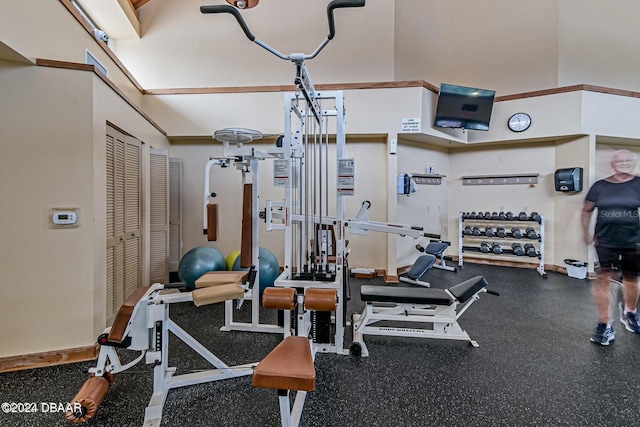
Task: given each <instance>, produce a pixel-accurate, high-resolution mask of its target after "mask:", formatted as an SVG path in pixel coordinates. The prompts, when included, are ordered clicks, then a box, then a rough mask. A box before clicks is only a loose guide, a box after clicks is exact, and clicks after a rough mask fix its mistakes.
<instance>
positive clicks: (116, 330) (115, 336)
mask: <svg viewBox="0 0 640 427" xmlns="http://www.w3.org/2000/svg"><path fill="white" fill-rule="evenodd" d="M148 290H149V287H148V286H140V287H139V288H138V289H136V291H135V292H134V293H133V294H131V296H130V297H129V298H127V300H126V301H125V302H124V304H122V306H121V307H120V309H119V310H118V314H116V319H115V320H114V321H113V326H112V327H111V331H109V341H111V342H117V343H121V342H122V340H124V338H125V336H124V333H125V331H126V330H127V325H128V324H129V320H130V319H131V315H132V314H133V309H134V308H135V306H136V304H138V301H140V300H141V299H142V297H143V296H144V294H146V293H147V291H148Z"/></svg>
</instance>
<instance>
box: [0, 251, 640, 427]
mask: <svg viewBox="0 0 640 427" xmlns="http://www.w3.org/2000/svg"><path fill="white" fill-rule="evenodd" d="M476 275H482V276H484V277H485V278H486V279H487V280H488V282H489V288H490V289H492V290H495V291H497V292H499V293H500V296H499V297H496V296H493V295H489V294H485V293H482V294H480V299H479V300H478V301H476V302H475V303H474V304H473V305H472V306H471V307H470V308H469V310H467V312H465V313H464V314H463V315H462V317H461V318H460V319H459V323H460V324H461V326H462V327H463V328H464V329H465V330H466V331H467V332H468V333H469V335H470V336H471V338H473V339H475V340H476V341H477V342H478V343H479V344H480V347H479V348H473V347H472V346H470V345H469V344H468V343H465V342H457V341H444V340H427V339H410V338H395V337H394V338H391V337H373V336H371V337H365V342H366V343H367V346H368V348H369V351H370V357H368V358H361V359H355V358H352V357H351V356H343V355H336V354H318V355H317V359H316V373H317V387H316V391H314V392H311V393H309V394H308V395H307V400H306V404H305V406H304V410H303V414H302V420H301V425H304V426H385V427H387V426H403V427H405V426H429V425H434V426H557V425H561V426H606V425H611V426H613V425H615V426H619V425H636V424H637V423H638V417H639V415H638V414H640V399H639V398H638V397H639V396H640V382H639V381H638V380H637V378H638V374H637V373H638V371H639V370H640V361H639V359H638V354H640V336H636V335H633V334H632V333H630V332H627V331H626V330H625V329H624V327H623V326H622V324H621V323H620V322H619V321H618V320H616V323H615V325H614V326H615V329H616V342H615V343H614V344H612V345H611V346H609V347H601V346H598V345H595V344H593V343H591V342H590V341H589V339H590V337H591V334H592V330H593V327H594V326H595V308H594V305H593V303H592V300H591V294H590V288H589V282H588V281H587V280H578V279H573V278H570V277H568V276H565V275H562V274H558V273H553V272H549V273H548V278H547V279H544V278H542V277H540V276H539V275H538V273H537V272H536V271H535V270H528V269H519V268H508V267H494V266H487V265H478V264H468V263H467V264H465V265H464V268H463V269H461V270H459V271H458V272H457V273H453V272H448V271H442V270H435V269H432V270H431V271H430V272H428V273H427V275H426V277H425V278H427V279H428V280H429V281H430V282H431V283H432V286H433V287H448V286H451V285H453V284H455V283H458V282H461V281H463V280H465V279H467V278H470V277H473V276H476ZM362 284H383V281H382V280H380V279H373V280H355V279H351V288H352V298H351V300H350V301H349V303H348V315H349V317H350V315H351V313H353V312H354V311H360V310H361V308H362V306H363V303H362V302H361V301H360V299H359V287H360V285H362ZM403 286H404V284H403ZM223 312H224V309H223V305H222V304H216V305H211V306H205V307H201V308H196V307H195V306H193V305H191V304H176V306H175V307H172V316H171V317H172V319H173V320H174V321H176V323H178V324H179V325H181V326H182V327H183V328H184V329H186V330H187V331H188V332H189V333H191V334H192V335H193V336H194V337H196V338H197V339H198V340H200V342H202V343H203V344H205V345H206V346H207V347H208V348H209V349H210V350H211V351H212V352H213V353H215V354H216V355H217V356H218V357H220V358H221V359H222V360H223V361H224V362H226V363H227V364H229V365H237V364H243V363H251V362H257V361H259V360H260V359H261V358H263V357H264V356H265V355H267V354H268V353H269V351H270V350H271V349H272V348H273V347H275V346H276V345H277V343H278V342H279V341H280V339H281V337H280V336H279V335H271V334H262V333H248V332H220V331H219V327H220V326H221V325H222V324H223ZM43 320H44V319H43ZM345 335H346V336H347V338H348V341H349V342H350V337H351V329H350V327H347V330H346V332H345ZM170 363H171V365H172V366H177V367H178V373H185V372H189V371H193V370H198V369H208V367H207V364H206V362H204V360H202V359H201V358H200V357H199V356H197V355H194V354H193V353H192V352H191V351H190V350H189V349H188V348H187V347H185V346H184V345H183V344H182V343H180V342H177V340H175V339H173V340H172V341H171V355H170ZM91 365H92V364H91V363H78V364H71V365H64V366H56V367H50V368H41V369H33V370H27V371H19V372H11V373H4V374H0V381H1V383H2V387H0V402H37V403H38V404H39V403H40V402H68V401H70V400H71V399H72V398H73V397H74V396H75V394H76V393H77V392H78V390H79V389H80V387H81V386H82V384H83V383H84V381H85V379H86V378H87V375H86V374H85V373H84V372H83V371H85V370H86V369H87V368H89V367H90V366H91ZM151 374H152V371H151V368H150V367H149V366H146V365H144V364H143V363H141V364H139V365H138V366H135V367H133V368H131V369H130V370H129V371H127V372H126V373H122V374H119V375H118V376H117V377H116V381H115V383H114V384H113V386H112V387H111V390H110V391H109V393H108V394H107V397H106V398H105V400H104V402H103V403H102V405H101V407H100V408H99V410H98V413H97V415H96V416H95V417H94V418H93V419H92V420H91V421H90V422H89V423H87V424H86V425H88V426H118V427H124V426H141V425H142V422H143V419H144V409H145V407H146V405H147V403H148V400H149V398H150V396H151V390H152V375H151ZM68 425H70V424H69V423H68V422H67V421H65V420H64V414H63V413H54V414H51V413H49V414H43V413H29V414H16V413H0V426H2V427H8V426H47V427H50V426H68ZM162 425H163V426H186V425H188V426H243V427H244V426H279V425H280V415H279V408H278V398H277V393H276V391H275V390H267V389H255V388H253V387H252V385H251V378H250V377H249V376H247V377H241V378H235V379H229V380H224V381H218V382H215V383H209V384H201V385H196V386H190V387H185V388H182V389H176V390H172V391H171V392H170V393H169V395H168V398H167V401H166V404H165V407H164V412H163V421H162Z"/></svg>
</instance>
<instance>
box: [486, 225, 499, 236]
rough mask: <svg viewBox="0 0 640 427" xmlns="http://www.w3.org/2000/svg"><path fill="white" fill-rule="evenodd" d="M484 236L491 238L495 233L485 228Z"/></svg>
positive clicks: (491, 229) (489, 228)
mask: <svg viewBox="0 0 640 427" xmlns="http://www.w3.org/2000/svg"><path fill="white" fill-rule="evenodd" d="M484 234H485V236H487V237H493V236H495V235H496V232H495V231H493V228H491V227H487V228H485V229H484Z"/></svg>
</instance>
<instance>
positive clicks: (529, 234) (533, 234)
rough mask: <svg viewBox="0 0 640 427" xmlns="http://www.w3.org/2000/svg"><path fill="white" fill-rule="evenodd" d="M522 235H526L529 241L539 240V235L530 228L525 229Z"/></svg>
mask: <svg viewBox="0 0 640 427" xmlns="http://www.w3.org/2000/svg"><path fill="white" fill-rule="evenodd" d="M524 233H525V234H526V235H527V237H528V238H529V239H539V238H540V235H539V234H538V233H537V232H536V230H534V229H533V228H531V227H527V229H526V230H525V231H524Z"/></svg>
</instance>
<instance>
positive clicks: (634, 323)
mask: <svg viewBox="0 0 640 427" xmlns="http://www.w3.org/2000/svg"><path fill="white" fill-rule="evenodd" d="M620 321H621V322H622V323H623V324H624V327H625V328H627V331H630V332H633V333H634V334H640V324H638V314H637V313H632V312H630V311H628V312H626V313H624V314H623V315H622V317H621V318H620Z"/></svg>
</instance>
